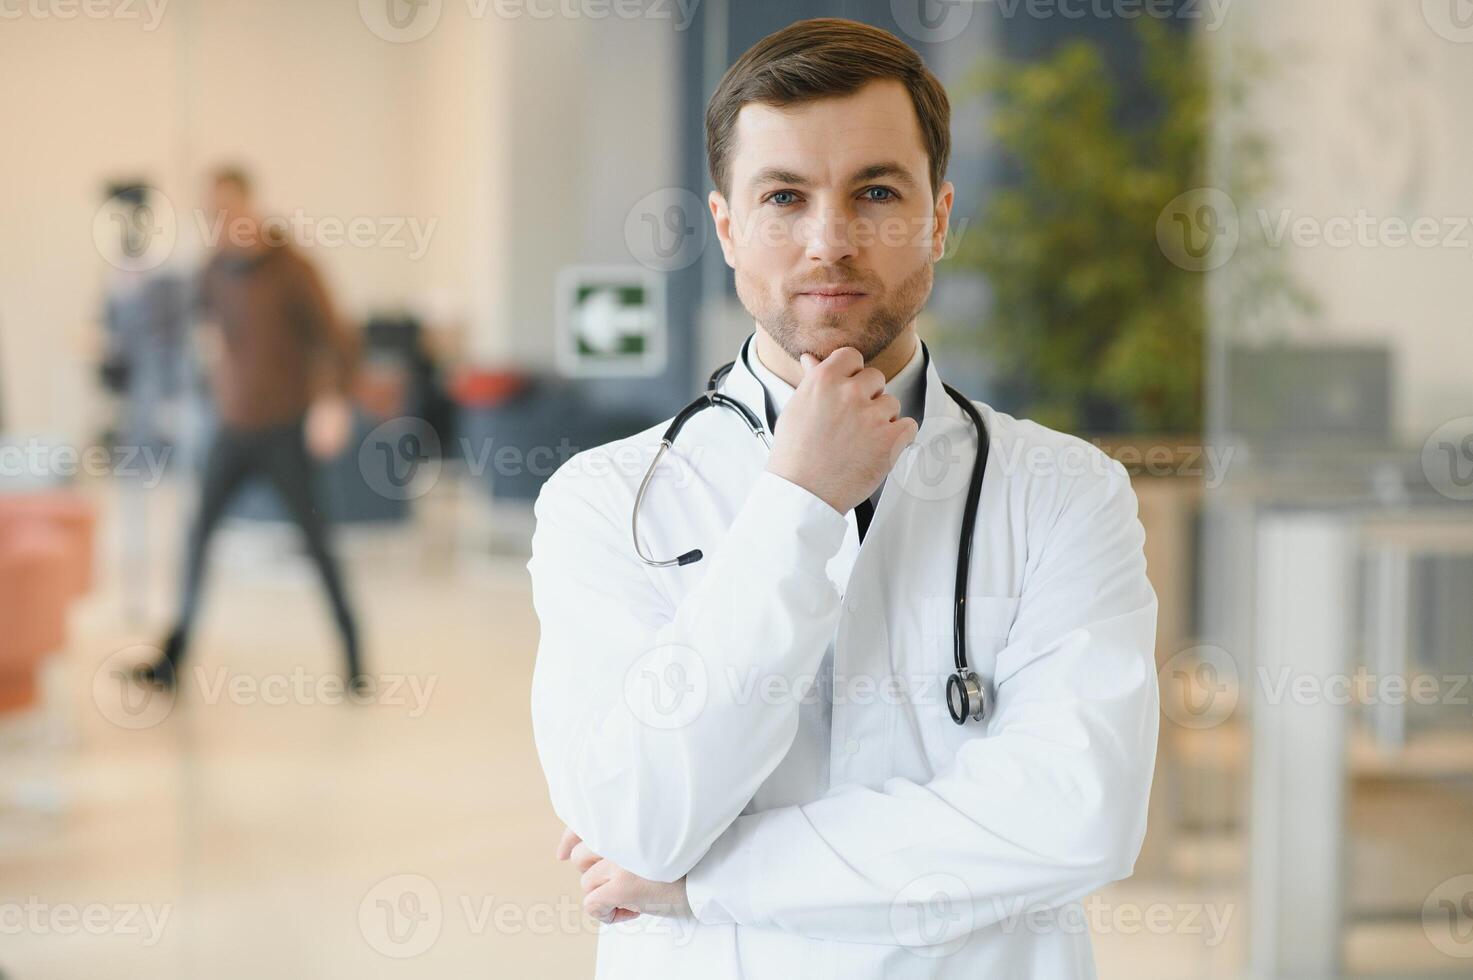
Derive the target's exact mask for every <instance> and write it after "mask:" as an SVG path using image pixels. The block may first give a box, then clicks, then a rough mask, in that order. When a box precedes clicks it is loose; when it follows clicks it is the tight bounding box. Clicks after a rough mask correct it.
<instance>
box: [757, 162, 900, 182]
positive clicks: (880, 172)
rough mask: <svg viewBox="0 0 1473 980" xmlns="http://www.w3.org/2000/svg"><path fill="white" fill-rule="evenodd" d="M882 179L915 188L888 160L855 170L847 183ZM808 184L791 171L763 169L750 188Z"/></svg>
mask: <svg viewBox="0 0 1473 980" xmlns="http://www.w3.org/2000/svg"><path fill="white" fill-rule="evenodd" d="M882 177H886V178H889V179H891V180H893V181H895V182H896V183H897V184H902V185H904V186H905V187H908V188H912V189H914V188H915V187H916V179H915V178H914V177H912V176H911V174H910V171H909V170H906V169H905V168H904V167H902V166H901V165H900V164H898V163H894V162H893V161H888V160H887V161H885V162H884V163H872V164H870V165H869V166H868V167H862V168H861V169H859V170H856V171H855V172H854V174H853V175H852V176H850V178H849V183H850V184H859V183H863V182H864V181H867V180H878V179H880V178H882ZM808 183H809V181H808V178H807V177H804V176H803V175H802V174H798V173H794V172H793V171H791V170H784V169H783V168H782V167H764V168H763V169H761V170H759V171H757V173H756V174H754V175H753V176H752V183H751V186H753V187H761V186H763V185H764V184H791V185H793V186H794V187H807V186H808Z"/></svg>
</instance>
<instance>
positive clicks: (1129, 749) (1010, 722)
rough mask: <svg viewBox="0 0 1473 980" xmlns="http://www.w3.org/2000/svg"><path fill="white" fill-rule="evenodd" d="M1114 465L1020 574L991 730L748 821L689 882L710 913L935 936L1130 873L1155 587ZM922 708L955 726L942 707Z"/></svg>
mask: <svg viewBox="0 0 1473 980" xmlns="http://www.w3.org/2000/svg"><path fill="white" fill-rule="evenodd" d="M1115 465H1116V471H1115V472H1111V473H1110V474H1109V475H1108V476H1107V477H1105V478H1104V479H1101V480H1098V481H1095V482H1093V484H1092V485H1090V486H1088V487H1086V488H1084V489H1083V491H1082V492H1080V493H1078V494H1076V495H1075V496H1074V499H1073V500H1072V501H1070V502H1069V503H1068V504H1066V505H1065V507H1064V508H1063V509H1062V512H1061V514H1060V515H1059V517H1058V518H1057V523H1056V524H1055V525H1054V530H1053V531H1052V532H1051V534H1050V535H1049V539H1048V540H1047V541H1046V542H1043V543H1042V548H1041V550H1040V551H1039V552H1038V559H1037V561H1036V563H1035V564H1034V565H1033V567H1030V569H1029V571H1028V573H1027V575H1026V578H1025V582H1024V586H1023V595H1022V602H1021V603H1020V606H1019V611H1018V616H1017V618H1016V620H1015V622H1014V624H1013V628H1012V631H1011V634H1010V636H1009V641H1008V644H1007V646H1006V647H1005V648H1004V649H1003V650H1002V651H1000V652H999V654H998V656H997V675H996V691H997V697H996V708H995V711H996V715H995V717H993V718H991V719H990V720H989V721H988V722H987V725H986V731H985V734H984V733H983V731H982V729H981V728H980V727H979V728H978V729H977V734H976V737H974V738H972V739H971V740H969V741H967V742H966V743H964V745H963V746H962V748H961V749H960V750H959V751H958V752H957V754H956V756H955V758H954V759H953V760H952V761H951V762H950V764H949V765H948V766H947V767H946V768H945V769H943V770H942V771H940V772H938V773H937V775H936V776H935V777H934V778H933V779H931V780H930V781H928V782H925V783H917V782H913V781H910V780H906V779H901V778H891V779H888V780H885V782H884V783H883V785H882V786H881V787H879V788H870V787H867V786H862V785H855V784H852V783H851V784H847V785H838V786H835V787H834V788H833V789H832V790H831V791H830V792H829V793H828V794H827V795H825V796H824V797H823V798H822V799H819V800H817V801H815V802H813V803H809V804H805V805H800V806H788V807H781V808H776V809H772V810H767V811H763V812H758V813H753V814H749V815H745V816H741V817H739V818H738V819H737V821H736V823H735V824H733V826H732V827H731V829H730V830H728V831H727V832H726V833H725V834H723V835H722V837H721V838H720V839H719V840H718V841H717V842H716V844H715V845H714V846H713V847H712V849H711V851H710V852H709V853H708V854H707V855H706V857H705V858H703V859H702V860H701V862H699V863H698V864H697V865H696V867H695V868H694V869H692V871H691V872H690V875H689V877H688V879H687V890H688V894H689V898H690V902H691V906H692V908H693V910H694V912H695V914H696V916H697V918H699V919H700V920H701V921H703V922H707V923H719V922H737V923H740V924H743V925H749V926H758V927H763V928H771V929H780V930H785V931H789V932H794V933H799V934H802V935H805V936H809V937H813V938H820V939H834V940H841V941H852V942H866V943H883V944H900V945H916V946H932V945H937V944H941V943H946V942H949V941H959V938H960V937H961V936H963V935H965V934H966V933H969V932H970V931H972V930H975V929H979V928H982V927H984V926H988V925H990V924H993V923H996V922H999V921H1014V922H1015V924H1016V925H1017V927H1018V928H1028V927H1029V923H1030V922H1033V921H1034V920H1033V919H1030V918H1027V917H1028V916H1037V915H1038V914H1039V913H1040V912H1041V911H1043V910H1048V909H1053V908H1056V907H1057V906H1059V905H1062V904H1064V903H1066V902H1070V901H1074V900H1077V899H1079V898H1081V897H1083V896H1085V895H1087V894H1089V893H1090V892H1092V891H1095V890H1096V889H1098V888H1099V887H1101V886H1102V885H1104V884H1106V883H1108V882H1110V881H1112V880H1116V879H1119V878H1122V877H1125V876H1127V875H1129V873H1130V871H1131V869H1132V867H1133V865H1134V862H1135V858H1136V856H1137V854H1138V853H1139V850H1140V845H1141V841H1142V839H1143V837H1144V834H1145V815H1146V801H1147V797H1148V795H1149V792H1150V784H1151V775H1152V771H1153V769H1154V764H1155V756H1156V731H1157V712H1158V693H1157V684H1156V672H1155V661H1154V655H1153V648H1154V634H1155V624H1156V598H1155V594H1154V592H1153V591H1152V589H1151V586H1150V584H1149V583H1148V582H1147V580H1146V574H1145V559H1144V557H1143V554H1142V541H1143V533H1142V530H1141V527H1140V524H1139V523H1138V521H1137V520H1136V502H1135V496H1134V494H1133V492H1132V491H1131V489H1130V485H1129V481H1128V478H1127V477H1126V475H1125V473H1124V471H1123V470H1119V469H1118V464H1115ZM948 666H949V665H948V664H945V663H938V664H937V667H936V669H937V670H945V669H947V667H948ZM917 710H918V711H921V712H923V714H922V716H921V718H920V720H919V723H920V724H934V725H943V724H944V725H951V724H952V721H951V719H950V718H949V717H947V716H946V712H945V707H944V706H943V705H929V704H928V705H921V706H919V707H918V708H917ZM969 724H973V723H969Z"/></svg>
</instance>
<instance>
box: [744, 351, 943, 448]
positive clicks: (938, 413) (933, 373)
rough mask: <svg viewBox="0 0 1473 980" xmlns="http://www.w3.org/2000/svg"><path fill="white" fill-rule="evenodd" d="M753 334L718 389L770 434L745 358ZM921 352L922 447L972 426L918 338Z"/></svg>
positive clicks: (760, 392) (763, 394) (762, 397)
mask: <svg viewBox="0 0 1473 980" xmlns="http://www.w3.org/2000/svg"><path fill="white" fill-rule="evenodd" d="M756 337H757V335H756V334H755V333H753V334H751V335H749V336H748V337H747V339H746V340H745V341H743V342H742V349H741V353H740V354H739V355H738V356H737V359H736V362H735V363H734V364H733V365H732V368H731V371H730V373H728V374H727V376H726V380H725V381H723V382H722V384H721V389H720V390H721V391H722V392H723V393H724V394H727V395H730V396H731V397H733V398H735V399H737V400H738V401H740V402H741V403H742V404H744V405H746V406H747V407H748V408H750V409H751V410H752V412H753V413H754V414H755V415H756V416H757V418H759V419H761V420H762V427H763V428H764V429H767V432H768V435H769V437H770V436H771V435H772V431H771V429H769V428H768V425H767V389H766V388H765V387H764V386H763V384H762V381H761V380H760V379H759V378H758V377H757V376H756V375H755V374H753V373H752V369H751V368H750V367H748V361H747V358H748V357H749V356H752V357H755V356H756V354H755V353H754V352H752V351H751V348H752V346H753V345H754V343H755V341H756ZM921 352H922V356H923V357H924V358H925V375H926V382H925V395H924V397H923V398H922V404H923V405H924V406H925V415H924V417H923V418H922V419H920V423H921V429H920V432H919V433H918V434H917V436H916V443H918V444H919V445H920V446H922V447H925V446H928V445H929V444H930V442H931V441H933V440H935V439H938V438H944V437H946V435H947V434H948V433H951V432H954V431H955V426H956V425H957V424H958V423H960V424H962V425H966V426H967V428H968V429H970V428H971V423H970V421H969V420H968V419H965V418H963V416H962V410H961V407H960V406H959V405H957V403H956V402H954V401H952V400H951V396H950V395H948V394H947V393H946V389H945V387H944V386H943V385H942V383H941V375H940V374H939V373H938V372H937V370H936V359H935V358H933V357H932V356H931V349H930V348H929V347H927V346H926V344H925V342H924V341H922V342H921Z"/></svg>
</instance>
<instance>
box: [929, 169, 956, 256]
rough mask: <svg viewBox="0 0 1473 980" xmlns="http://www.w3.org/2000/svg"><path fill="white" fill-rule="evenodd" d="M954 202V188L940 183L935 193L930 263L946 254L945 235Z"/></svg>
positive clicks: (945, 182) (944, 182)
mask: <svg viewBox="0 0 1473 980" xmlns="http://www.w3.org/2000/svg"><path fill="white" fill-rule="evenodd" d="M955 200H956V188H955V187H953V186H952V183H951V181H949V180H947V181H942V183H941V189H940V190H939V191H937V193H936V204H935V210H934V212H933V214H932V217H933V218H934V219H935V220H934V222H933V225H932V229H931V261H932V262H939V261H941V257H942V256H943V255H945V254H946V233H947V231H949V230H950V228H951V205H952V203H953V202H954V201H955Z"/></svg>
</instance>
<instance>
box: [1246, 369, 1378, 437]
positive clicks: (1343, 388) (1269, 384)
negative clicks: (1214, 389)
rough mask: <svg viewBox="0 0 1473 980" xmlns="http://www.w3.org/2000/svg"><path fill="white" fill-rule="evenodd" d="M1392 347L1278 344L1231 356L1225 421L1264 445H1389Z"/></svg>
mask: <svg viewBox="0 0 1473 980" xmlns="http://www.w3.org/2000/svg"><path fill="white" fill-rule="evenodd" d="M1391 369H1392V365H1391V351H1390V350H1389V349H1388V348H1386V347H1383V346H1378V345H1365V346H1350V345H1342V344H1323V345H1297V344H1280V345H1273V346H1267V347H1237V348H1234V349H1233V350H1232V351H1231V352H1230V354H1229V356H1228V372H1229V374H1228V428H1229V430H1230V431H1231V432H1232V433H1233V435H1234V436H1236V437H1237V438H1240V439H1242V440H1244V441H1245V442H1247V443H1248V444H1250V445H1252V446H1254V447H1255V448H1257V449H1259V450H1262V451H1264V452H1268V453H1272V452H1274V451H1275V450H1297V451H1303V450H1315V449H1355V450H1358V451H1366V450H1372V451H1373V450H1379V449H1385V448H1389V447H1390V444H1391V441H1392V434H1391V433H1392V428H1391V408H1392V406H1391V397H1392V391H1391Z"/></svg>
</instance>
